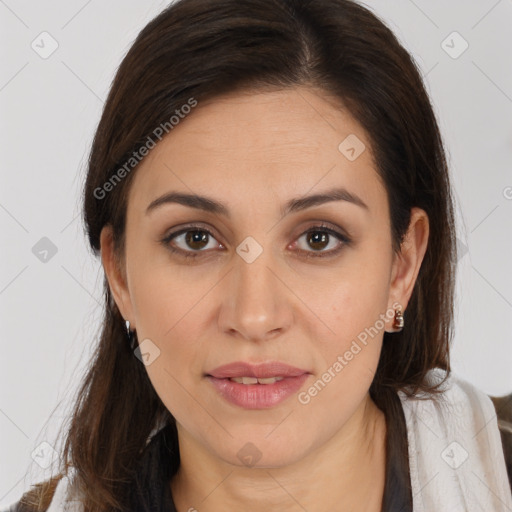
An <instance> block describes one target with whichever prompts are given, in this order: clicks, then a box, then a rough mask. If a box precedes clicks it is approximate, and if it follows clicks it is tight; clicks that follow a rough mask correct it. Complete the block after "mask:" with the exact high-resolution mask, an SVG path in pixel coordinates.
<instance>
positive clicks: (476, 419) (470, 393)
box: [399, 368, 512, 489]
mask: <svg viewBox="0 0 512 512" xmlns="http://www.w3.org/2000/svg"><path fill="white" fill-rule="evenodd" d="M427 382H428V383H429V384H431V385H432V384H439V391H440V393H439V394H437V395H435V394H433V395H431V394H428V393H424V392H418V393H416V394H410V393H407V392H405V393H404V392H402V391H401V392H399V396H400V398H401V400H402V405H403V408H404V413H405V416H406V419H407V422H408V427H409V428H410V432H409V441H411V440H412V442H413V443H414V442H415V439H414V438H417V439H419V440H420V441H421V440H423V441H425V439H426V438H427V437H428V439H427V441H428V442H430V441H437V440H438V439H442V442H446V441H447V440H450V439H455V440H461V442H460V443H459V444H460V445H462V446H463V447H464V448H466V449H467V451H469V452H471V453H479V454H481V456H482V457H484V458H487V459H488V460H492V461H493V464H494V468H495V469H497V468H498V467H501V468H502V471H503V473H504V474H503V477H504V478H505V481H506V482H507V483H508V485H509V486H510V488H511V489H512V393H511V394H509V395H507V396H503V397H493V396H489V395H487V394H486V393H484V392H483V391H482V390H480V389H479V388H477V387H476V386H474V385H473V384H471V383H470V382H468V381H466V380H464V379H462V378H460V377H459V376H457V375H456V374H454V373H453V372H450V373H446V371H444V370H441V369H440V368H436V369H434V370H431V371H430V372H429V373H428V375H427ZM434 434H435V435H434ZM429 436H430V437H429ZM411 438H412V439H411ZM433 438H435V439H433ZM462 440H463V441H464V442H462ZM469 447H472V449H473V451H471V450H470V449H469ZM456 448H458V446H457V447H456ZM459 451H460V452H462V454H459V455H461V456H462V455H464V457H466V453H465V452H464V450H460V448H459ZM452 452H454V453H455V452H456V450H455V451H454V450H451V451H450V454H451V453H452ZM502 454H503V455H502ZM455 455H457V453H455ZM500 459H501V462H500ZM461 460H462V459H461ZM473 460H474V459H473ZM505 467H506V472H505ZM505 473H506V474H505Z"/></svg>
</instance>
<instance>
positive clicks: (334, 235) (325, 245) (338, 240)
mask: <svg viewBox="0 0 512 512" xmlns="http://www.w3.org/2000/svg"><path fill="white" fill-rule="evenodd" d="M302 238H304V239H305V243H304V244H301V243H300V240H301V239H302ZM296 244H297V246H298V248H299V249H300V251H301V252H304V253H306V255H307V256H308V257H309V256H314V257H317V256H318V257H328V256H334V255H336V254H338V252H339V251H341V249H342V248H343V246H345V245H349V244H350V239H349V238H348V237H346V236H345V235H342V234H341V233H338V232H337V231H335V230H333V229H331V228H329V227H326V226H313V227H312V228H310V229H308V230H307V231H306V232H305V233H303V234H302V235H301V236H300V237H299V238H298V239H297V242H296ZM311 249H312V250H311Z"/></svg>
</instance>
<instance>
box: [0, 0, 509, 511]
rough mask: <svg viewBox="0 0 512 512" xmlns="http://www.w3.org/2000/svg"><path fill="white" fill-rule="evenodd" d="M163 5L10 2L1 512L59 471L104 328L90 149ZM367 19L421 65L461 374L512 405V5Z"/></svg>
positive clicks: (5, 35)
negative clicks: (449, 191) (448, 231)
mask: <svg viewBox="0 0 512 512" xmlns="http://www.w3.org/2000/svg"><path fill="white" fill-rule="evenodd" d="M318 1H321V0H318ZM166 4H167V2H157V1H145V2H142V1H134V0H131V1H127V0H123V1H121V0H116V1H111V2H108V3H107V2H100V1H99V0H89V1H84V0H73V1H66V2H65V1H64V0H60V1H57V0H54V1H47V2H24V1H21V0H5V1H3V0H0V34H1V36H0V37H1V43H2V44H1V45H0V52H1V62H2V66H1V69H0V109H1V111H0V119H1V122H0V130H1V134H0V140H1V141H2V151H1V158H0V169H1V183H2V186H1V190H0V229H1V233H2V242H1V244H2V245H1V246H2V251H1V256H0V258H1V259H0V308H1V309H0V311H1V313H0V322H1V323H0V326H1V344H2V345H1V353H2V358H1V384H2V385H1V388H0V389H1V391H0V433H1V440H0V461H1V468H0V506H5V505H7V504H9V503H12V502H13V501H14V500H16V499H18V498H19V496H20V495H21V493H22V492H23V491H24V490H27V489H28V487H29V484H30V483H31V482H36V481H40V480H41V479H43V478H47V477H48V476H50V474H51V473H52V468H54V467H55V466H52V465H51V462H52V460H55V459H52V454H53V449H54V448H55V449H57V450H58V449H59V447H60V444H59V442H58V441H57V440H56V439H55V436H56V429H57V428H58V427H59V426H60V424H61V422H62V420H63V418H65V416H66V412H67V411H68V407H69V401H70V399H71V398H72V396H73V394H74V392H75V390H76V387H77V385H78V383H79V380H80V377H81V376H82V375H83V372H84V368H85V365H86V363H87V359H88V356H89V355H90V353H91V349H92V346H93V343H94V342H93V337H94V335H95V333H96V332H97V329H98V326H99V320H100V316H101V315H100V314H101V303H102V302H101V301H102V298H101V285H102V273H101V267H100V263H99V261H97V260H95V259H94V258H93V257H92V256H91V255H90V253H89V252H88V249H87V246H86V242H85V236H84V234H83V232H82V228H81V222H80V218H79V214H80V201H79V197H80V188H81V186H82V183H83V178H84V171H85V165H86V159H87V155H88V150H89V147H90V143H91V140H92V136H93V133H94V129H95V127H96V124H97V122H98V120H99V117H100V114H101V108H102V104H103V100H104V98H105V97H106V95H107V92H108V88H109V84H110V82H111V80H112V78H113V75H114V73H115V70H116V68H117V66H118V65H119V63H120V61H121V59H122V57H123V55H124V54H125V52H126V51H127V49H128V48H129V46H130V43H131V42H132V41H133V39H134V38H135V36H136V35H137V33H138V31H139V30H140V29H141V28H142V27H143V26H144V25H145V24H146V23H147V22H148V21H149V20H150V19H151V18H152V17H153V16H154V15H156V14H157V13H158V12H159V11H160V10H161V9H162V8H163V7H164V6H165V5H166ZM366 5H367V6H369V7H370V8H371V9H372V10H374V11H375V12H376V13H377V14H379V15H380V16H381V17H383V18H384V20H385V21H387V22H388V24H389V25H390V26H391V28H392V29H393V30H394V31H395V33H396V34H397V36H398V37H399V39H400V40H401V41H402V43H403V44H404V45H405V46H406V47H407V48H408V49H409V51H410V52H411V53H412V54H413V55H414V57H415V59H416V60H417V62H418V64H419V65H420V67H421V69H422V72H423V74H424V76H425V79H426V83H427V88H428V91H429V93H430V95H431V97H432V100H433V103H434V105H435V109H436V113H437V115H438V118H439V121H440V126H441V131H442V134H443V136H444V139H445V142H446V146H447V150H448V157H449V163H450V168H451V171H452V176H453V184H454V188H455V195H456V200H457V216H458V238H459V245H460V247H461V249H462V257H461V258H460V260H459V264H458V271H459V276H458V284H457V316H456V336H455V342H454V345H453V359H452V361H453V368H454V371H455V373H457V374H458V375H459V376H461V377H462V378H464V379H466V380H468V381H470V382H472V383H473V384H475V385H476V386H478V387H479V388H480V389H482V390H483V391H485V392H487V393H489V394H494V395H500V394H505V393H510V392H512V372H511V367H512V322H511V316H512V273H511V271H510V262H511V261H512V237H511V234H512V230H511V227H512V222H511V218H512V173H511V162H512V128H511V123H510V120H511V119H512V64H511V60H512V59H511V49H512V31H511V30H510V27H511V26H512V0H500V1H496V0H478V1H471V2H469V1H467V0H451V1H446V0H435V1H432V0H429V1H427V0H415V1H412V0H395V1H393V2H384V1H369V2H366ZM454 31H456V32H458V33H459V34H460V36H459V35H457V34H455V35H453V34H452V33H453V32H454ZM42 32H48V33H49V34H50V35H40V34H41V33H42ZM443 41H444V43H443ZM465 41H466V42H467V44H468V45H469V46H468V48H467V49H466V50H465V51H464V52H463V53H461V52H462V50H463V49H464V48H465V46H466V43H465ZM52 44H53V45H56V44H58V48H57V49H56V50H55V51H54V52H53V53H52V54H51V55H47V53H49V52H50V51H51V50H52ZM45 52H46V53H45ZM43 57H46V58H43ZM44 237H46V238H47V239H49V240H46V239H44V240H42V241H41V239H42V238H44ZM45 250H46V251H48V252H46V253H45V252H44V251H45ZM53 455H54V454H53Z"/></svg>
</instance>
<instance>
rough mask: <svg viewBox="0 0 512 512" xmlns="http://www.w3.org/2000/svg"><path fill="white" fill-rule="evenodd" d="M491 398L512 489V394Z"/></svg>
mask: <svg viewBox="0 0 512 512" xmlns="http://www.w3.org/2000/svg"><path fill="white" fill-rule="evenodd" d="M489 398H490V399H491V401H492V403H493V405H494V408H495V410H496V417H497V419H498V428H499V431H500V435H501V442H502V444H503V454H504V455H505V465H506V466H507V473H508V479H509V482H510V488H511V489H512V393H510V394H509V395H505V396H500V397H496V396H489Z"/></svg>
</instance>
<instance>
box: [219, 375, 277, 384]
mask: <svg viewBox="0 0 512 512" xmlns="http://www.w3.org/2000/svg"><path fill="white" fill-rule="evenodd" d="M283 379H284V377H266V378H264V379H257V378H256V377H231V378H230V379H229V380H232V381H233V382H238V384H274V382H278V381H280V380H283Z"/></svg>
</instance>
